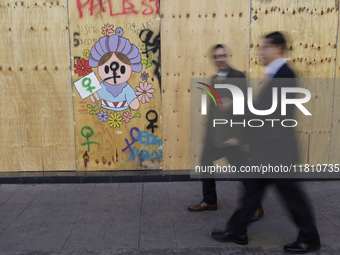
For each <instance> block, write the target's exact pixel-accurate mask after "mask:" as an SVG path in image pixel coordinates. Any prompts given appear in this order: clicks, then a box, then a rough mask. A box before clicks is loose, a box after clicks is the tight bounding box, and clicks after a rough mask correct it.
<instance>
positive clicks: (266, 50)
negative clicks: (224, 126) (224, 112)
mask: <svg viewBox="0 0 340 255" xmlns="http://www.w3.org/2000/svg"><path fill="white" fill-rule="evenodd" d="M284 49H285V38H284V36H283V35H282V34H281V33H280V32H274V33H271V34H268V35H267V36H266V37H265V38H264V42H263V47H262V50H261V55H262V59H263V60H264V63H265V64H266V67H265V69H264V77H263V78H264V82H265V84H264V88H263V90H262V91H261V93H260V94H259V97H258V99H257V102H256V103H255V104H254V108H255V109H258V110H265V109H269V108H270V107H271V106H272V88H273V87H277V88H279V89H278V92H279V91H280V88H281V87H294V86H296V84H295V83H296V79H295V75H294V73H293V71H292V70H291V69H290V68H289V67H288V66H287V64H286V61H287V60H286V59H284V58H283V54H284ZM277 78H290V79H284V80H283V79H277ZM287 81H288V82H287ZM280 98H281V94H280V92H279V93H278V99H279V101H278V107H277V109H276V111H275V112H274V113H273V114H271V115H270V116H265V117H266V118H267V119H282V116H281V115H280V113H281V100H280ZM288 106H289V105H287V115H286V116H284V117H285V119H293V106H294V105H290V106H291V108H289V107H288ZM248 114H249V113H248ZM259 117H261V116H256V118H259ZM249 139H250V141H249V153H250V161H251V165H260V164H266V165H268V164H271V165H274V166H280V165H281V164H282V165H283V166H285V165H290V164H294V163H296V162H297V149H296V140H295V137H294V133H293V128H284V127H282V126H278V127H271V123H269V125H264V126H262V127H260V128H249ZM272 183H273V184H275V186H276V188H277V189H278V191H279V193H280V194H281V196H282V198H283V200H284V201H285V203H286V205H287V207H288V209H289V211H290V213H291V215H292V216H293V219H294V222H295V224H296V225H297V227H298V228H299V234H298V237H297V240H296V241H295V242H294V243H291V244H287V245H285V246H284V251H286V252H290V253H299V254H302V253H307V252H310V251H313V250H318V249H319V248H320V238H319V234H318V231H317V228H316V224H315V219H314V214H313V211H312V208H311V205H310V203H309V200H308V199H307V197H306V194H305V193H304V191H303V190H302V189H301V188H300V186H299V182H298V181H297V180H296V179H246V180H245V181H244V185H245V194H244V197H243V200H242V203H241V206H240V208H239V209H238V210H237V211H236V212H235V213H234V214H233V215H232V217H231V218H230V220H229V221H228V223H227V228H226V231H224V232H213V233H212V235H211V236H212V237H213V238H214V239H215V240H217V241H221V242H235V243H237V244H241V245H246V244H248V237H247V225H248V223H249V219H251V217H252V216H253V214H254V212H255V210H256V208H257V205H258V203H259V202H260V201H261V199H262V196H263V193H264V190H265V188H266V186H267V185H269V184H272Z"/></svg>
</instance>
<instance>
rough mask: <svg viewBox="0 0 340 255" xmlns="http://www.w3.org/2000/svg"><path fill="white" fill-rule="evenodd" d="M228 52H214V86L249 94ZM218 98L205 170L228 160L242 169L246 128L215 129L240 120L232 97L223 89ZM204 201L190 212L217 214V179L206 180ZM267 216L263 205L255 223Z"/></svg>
mask: <svg viewBox="0 0 340 255" xmlns="http://www.w3.org/2000/svg"><path fill="white" fill-rule="evenodd" d="M227 56H228V52H227V50H226V48H225V47H224V46H223V45H221V44H218V45H216V46H215V47H214V48H213V58H214V62H215V65H216V67H217V69H218V73H216V74H215V76H214V77H213V79H212V86H214V84H228V83H232V84H233V85H236V86H237V87H239V88H240V89H241V90H242V91H243V93H244V94H246V90H247V82H246V79H245V76H244V74H243V73H242V72H240V71H237V70H235V69H233V68H231V67H230V66H229V65H228V63H227V59H228V57H227ZM218 94H219V95H220V97H221V100H222V105H219V106H218V108H217V107H216V106H215V105H214V103H213V102H212V100H211V104H210V108H209V113H208V114H209V121H208V128H207V136H206V140H205V145H204V149H203V154H202V162H201V166H212V165H213V161H215V160H218V159H220V158H223V157H226V158H227V159H228V161H229V162H230V164H231V165H232V166H235V167H236V168H239V167H240V166H242V165H244V164H246V156H247V155H246V153H245V152H244V151H242V150H241V149H240V146H241V145H242V143H243V142H244V135H245V134H244V131H245V128H244V127H243V126H242V125H234V126H232V127H230V126H227V125H216V126H215V127H213V125H212V123H213V120H214V119H227V120H228V119H233V121H237V116H233V114H232V110H231V108H232V94H231V92H230V90H228V89H220V90H219V91H218ZM202 189H203V201H202V202H201V203H199V204H197V205H191V206H189V207H188V210H189V211H196V212H197V211H204V210H217V196H216V183H215V179H213V178H203V179H202ZM262 214H263V209H262V207H261V205H260V204H259V206H258V210H257V211H256V212H255V214H254V217H253V218H252V219H251V221H256V220H257V219H258V218H259V217H261V216H262Z"/></svg>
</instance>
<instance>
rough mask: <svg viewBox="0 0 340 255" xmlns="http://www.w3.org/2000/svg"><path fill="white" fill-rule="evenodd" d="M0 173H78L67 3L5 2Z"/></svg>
mask: <svg viewBox="0 0 340 255" xmlns="http://www.w3.org/2000/svg"><path fill="white" fill-rule="evenodd" d="M0 52H1V54H0V86H1V89H0V90H1V92H0V98H1V115H0V118H1V120H0V130H1V131H0V132H1V136H0V137H1V138H0V144H1V153H0V154H1V156H0V162H1V163H0V164H1V166H0V171H50V170H58V171H60V170H74V169H75V150H74V126H73V114H72V113H73V105H72V95H71V94H72V88H71V85H70V84H71V78H70V74H71V73H70V61H69V54H70V52H69V28H68V17H67V1H66V0H59V1H56V0H51V1H44V0H26V1H9V0H2V1H1V2H0Z"/></svg>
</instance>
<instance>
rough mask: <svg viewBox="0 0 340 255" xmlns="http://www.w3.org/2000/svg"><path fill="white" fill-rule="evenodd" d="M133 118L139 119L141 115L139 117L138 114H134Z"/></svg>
mask: <svg viewBox="0 0 340 255" xmlns="http://www.w3.org/2000/svg"><path fill="white" fill-rule="evenodd" d="M133 117H134V118H136V117H137V118H140V117H141V115H140V113H136V114H135V115H133Z"/></svg>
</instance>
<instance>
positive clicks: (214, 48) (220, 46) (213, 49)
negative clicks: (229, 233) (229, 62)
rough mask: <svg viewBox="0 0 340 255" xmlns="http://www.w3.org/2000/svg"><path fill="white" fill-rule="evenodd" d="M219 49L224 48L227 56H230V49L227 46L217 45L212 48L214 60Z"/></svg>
mask: <svg viewBox="0 0 340 255" xmlns="http://www.w3.org/2000/svg"><path fill="white" fill-rule="evenodd" d="M219 48H222V49H224V50H225V51H226V54H227V55H228V49H227V47H226V46H224V45H222V44H216V45H215V46H213V47H212V48H211V56H212V57H213V58H214V57H215V56H214V53H215V50H217V49H219Z"/></svg>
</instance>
